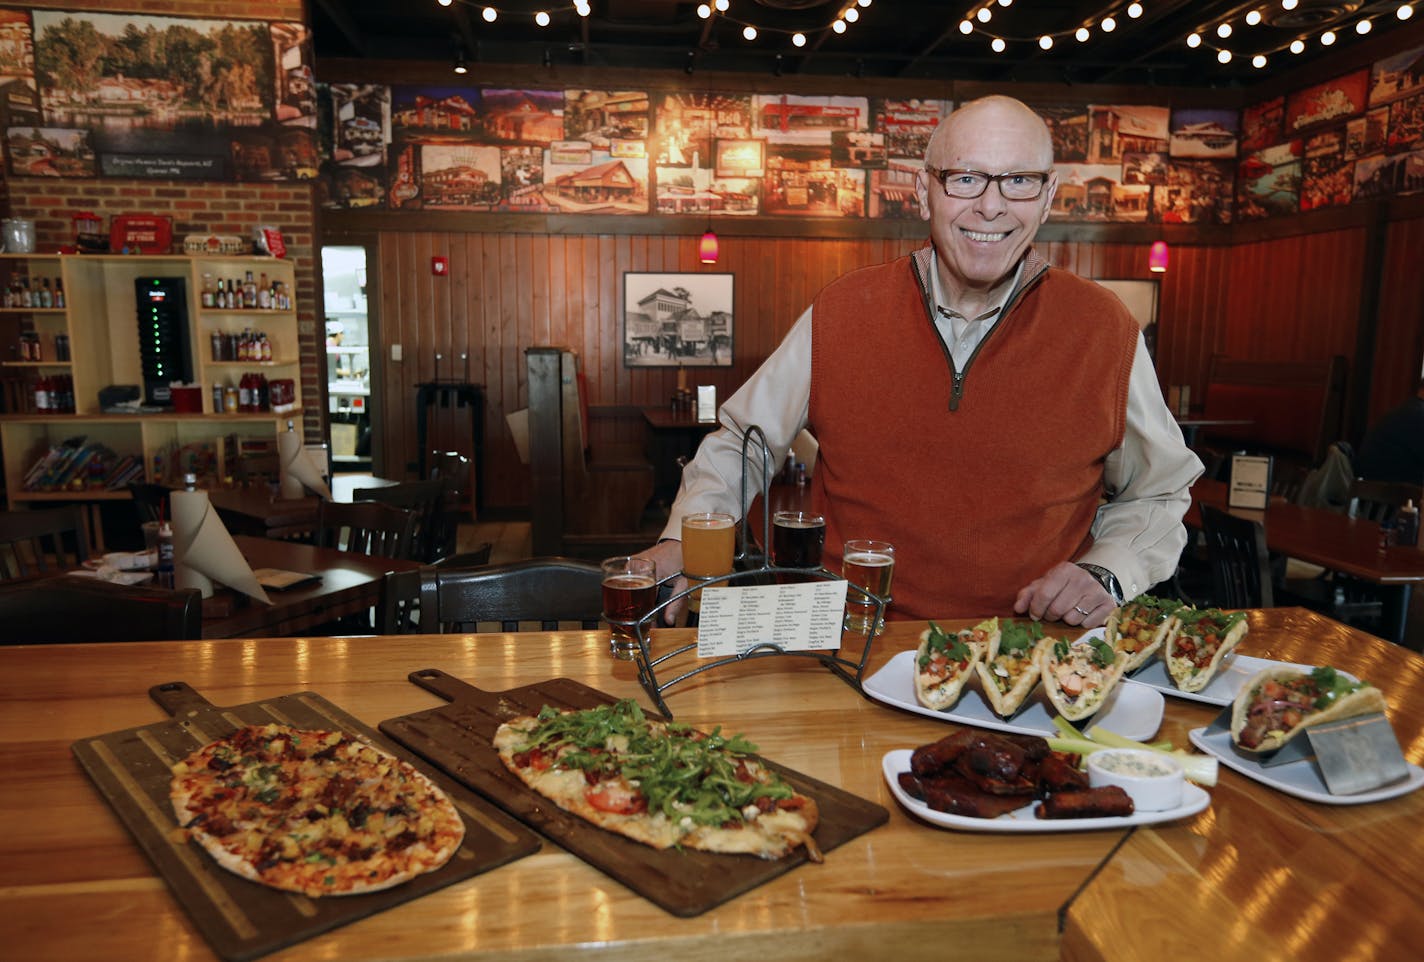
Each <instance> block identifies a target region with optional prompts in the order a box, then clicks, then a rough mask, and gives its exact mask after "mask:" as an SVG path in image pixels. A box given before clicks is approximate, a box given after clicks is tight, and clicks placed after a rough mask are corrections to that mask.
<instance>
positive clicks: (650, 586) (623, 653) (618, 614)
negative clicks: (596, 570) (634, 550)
mask: <svg viewBox="0 0 1424 962" xmlns="http://www.w3.org/2000/svg"><path fill="white" fill-rule="evenodd" d="M657 600H658V579H657V568H656V566H655V565H654V564H653V559H651V558H634V557H630V556H628V555H619V556H618V557H616V558H608V559H607V560H605V561H604V562H603V620H604V621H606V622H608V627H609V628H610V629H611V631H612V636H611V637H610V638H609V643H608V650H609V653H610V654H611V655H613V657H614V658H617V659H618V660H619V661H631V660H632V659H633V652H634V651H636V650H637V648H638V630H637V628H636V625H637V623H638V621H639V620H640V619H641V618H643V617H644V616H645V615H647V613H648V612H650V611H652V610H653V605H654V604H656V603H657Z"/></svg>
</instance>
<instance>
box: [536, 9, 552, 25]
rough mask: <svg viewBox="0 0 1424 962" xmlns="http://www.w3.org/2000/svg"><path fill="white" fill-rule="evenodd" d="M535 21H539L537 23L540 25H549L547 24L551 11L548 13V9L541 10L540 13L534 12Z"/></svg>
mask: <svg viewBox="0 0 1424 962" xmlns="http://www.w3.org/2000/svg"><path fill="white" fill-rule="evenodd" d="M534 22H535V23H537V24H538V25H539V26H541V27H547V26H548V25H549V13H548V11H547V10H540V11H539V12H538V13H536V14H534Z"/></svg>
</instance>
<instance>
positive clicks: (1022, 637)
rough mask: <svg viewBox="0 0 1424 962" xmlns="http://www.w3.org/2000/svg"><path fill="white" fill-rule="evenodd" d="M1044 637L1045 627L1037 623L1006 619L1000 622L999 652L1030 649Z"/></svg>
mask: <svg viewBox="0 0 1424 962" xmlns="http://www.w3.org/2000/svg"><path fill="white" fill-rule="evenodd" d="M1042 637H1043V625H1041V624H1039V623H1038V622H1037V621H1030V622H1028V623H1027V624H1025V623H1023V622H1018V621H1012V620H1010V619H1008V618H1005V619H1003V620H1001V621H1000V622H999V650H1000V651H1017V650H1020V649H1025V650H1026V649H1029V648H1032V647H1033V643H1034V642H1036V641H1038V640H1039V639H1040V638H1042Z"/></svg>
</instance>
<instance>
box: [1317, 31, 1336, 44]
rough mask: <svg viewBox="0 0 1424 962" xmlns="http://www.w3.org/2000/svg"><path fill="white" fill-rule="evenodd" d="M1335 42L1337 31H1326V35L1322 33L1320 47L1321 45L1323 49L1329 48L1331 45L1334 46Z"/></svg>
mask: <svg viewBox="0 0 1424 962" xmlns="http://www.w3.org/2000/svg"><path fill="white" fill-rule="evenodd" d="M1334 42H1335V31H1334V30H1327V31H1325V32H1324V33H1322V34H1321V35H1320V45H1321V46H1322V47H1328V46H1330V45H1331V44H1333V43H1334Z"/></svg>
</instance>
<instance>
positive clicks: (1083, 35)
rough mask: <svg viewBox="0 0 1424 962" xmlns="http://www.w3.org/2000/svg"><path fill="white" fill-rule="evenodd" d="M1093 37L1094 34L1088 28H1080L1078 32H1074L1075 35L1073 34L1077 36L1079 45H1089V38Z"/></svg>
mask: <svg viewBox="0 0 1424 962" xmlns="http://www.w3.org/2000/svg"><path fill="white" fill-rule="evenodd" d="M1092 35H1093V34H1092V32H1091V31H1089V30H1088V28H1087V27H1079V28H1078V29H1077V30H1076V31H1074V33H1073V36H1075V37H1077V38H1078V42H1079V43H1087V42H1088V38H1089V37H1091V36H1092Z"/></svg>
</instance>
